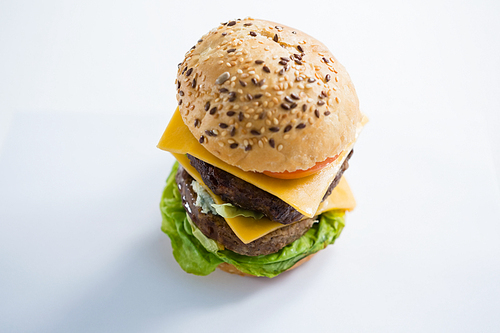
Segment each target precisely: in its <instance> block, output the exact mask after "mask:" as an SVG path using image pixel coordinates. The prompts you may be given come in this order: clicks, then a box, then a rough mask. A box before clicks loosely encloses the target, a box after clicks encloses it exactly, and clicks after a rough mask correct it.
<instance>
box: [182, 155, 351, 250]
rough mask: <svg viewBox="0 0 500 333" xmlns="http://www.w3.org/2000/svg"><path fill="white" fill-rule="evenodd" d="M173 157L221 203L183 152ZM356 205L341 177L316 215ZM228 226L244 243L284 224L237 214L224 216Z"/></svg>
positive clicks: (348, 208) (349, 208) (347, 208)
mask: <svg viewBox="0 0 500 333" xmlns="http://www.w3.org/2000/svg"><path fill="white" fill-rule="evenodd" d="M173 155H174V157H175V158H176V159H177V161H179V163H180V164H181V165H182V166H183V167H184V169H186V171H187V172H188V173H189V174H190V175H191V176H192V177H193V178H194V179H195V180H196V181H197V182H198V183H200V184H201V185H202V186H203V187H204V188H205V189H206V190H207V191H208V193H209V194H210V195H211V196H212V198H213V199H214V201H215V202H216V203H218V204H223V203H224V201H222V199H221V198H220V197H219V196H218V195H216V194H214V193H213V192H212V191H211V190H210V189H209V188H208V187H207V186H206V185H205V183H203V180H202V178H201V175H200V174H199V173H198V171H197V170H196V169H195V168H194V167H193V166H192V165H191V164H190V162H189V159H188V158H187V157H186V155H184V154H175V153H174V154H173ZM355 205H356V203H355V201H354V196H353V194H352V192H351V189H350V188H349V185H348V184H347V181H346V180H345V179H344V177H342V179H341V180H340V182H339V184H338V185H337V187H335V189H334V190H333V191H332V194H330V195H329V196H328V199H327V200H325V201H323V202H322V204H321V205H320V208H319V210H318V211H317V213H316V215H319V214H321V213H323V212H326V211H328V210H333V209H345V210H352V209H354V206H355ZM225 220H226V222H227V224H228V225H229V227H230V228H231V229H232V230H233V232H234V233H235V234H236V236H238V238H239V239H241V241H242V242H243V243H245V244H248V243H250V242H253V241H254V240H256V239H259V238H260V237H262V236H265V235H267V234H268V233H270V232H272V231H274V230H276V229H279V228H282V227H284V226H285V225H283V224H281V223H277V222H273V221H271V220H270V219H268V218H262V219H260V220H255V219H253V218H251V217H244V216H237V217H234V218H225Z"/></svg>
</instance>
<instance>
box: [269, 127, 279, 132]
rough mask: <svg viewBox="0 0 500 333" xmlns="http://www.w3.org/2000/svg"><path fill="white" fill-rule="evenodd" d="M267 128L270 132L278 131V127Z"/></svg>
mask: <svg viewBox="0 0 500 333" xmlns="http://www.w3.org/2000/svg"><path fill="white" fill-rule="evenodd" d="M269 130H270V131H271V132H279V130H280V128H279V127H270V128H269Z"/></svg>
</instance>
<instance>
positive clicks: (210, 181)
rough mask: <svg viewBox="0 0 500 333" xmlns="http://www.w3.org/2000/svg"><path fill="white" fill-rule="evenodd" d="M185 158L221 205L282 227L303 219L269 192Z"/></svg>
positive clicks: (338, 175) (339, 177)
mask: <svg viewBox="0 0 500 333" xmlns="http://www.w3.org/2000/svg"><path fill="white" fill-rule="evenodd" d="M352 154H353V151H352V150H351V152H350V153H349V155H347V157H346V159H345V161H344V163H343V164H342V166H341V167H340V170H339V172H338V173H337V176H335V179H334V180H333V181H332V183H331V184H330V186H329V187H328V190H327V191H326V193H325V195H324V197H323V200H325V199H326V198H327V197H328V196H329V195H330V194H331V193H332V191H333V189H334V188H335V186H337V184H338V183H339V181H340V179H341V178H342V174H343V173H344V171H345V170H347V168H348V167H349V162H348V161H349V159H350V158H351V156H352ZM187 156H188V158H189V160H190V161H191V165H192V166H193V167H194V168H195V169H196V170H197V171H198V172H199V173H200V175H201V178H202V179H203V182H204V183H205V185H207V186H208V188H210V189H211V190H212V192H214V193H215V194H217V195H218V196H220V197H221V198H222V200H224V201H225V202H230V203H232V204H234V205H235V206H239V207H241V208H244V209H250V210H255V211H258V212H261V213H263V214H264V215H266V216H267V217H268V218H269V219H271V220H273V221H275V222H279V223H282V224H290V223H293V222H295V221H299V220H300V219H302V218H304V215H302V214H301V213H299V212H298V211H297V210H296V209H295V208H293V207H292V206H290V205H289V204H287V203H286V202H284V201H283V200H281V199H280V198H278V197H276V196H274V195H272V194H271V193H268V192H266V191H264V190H262V189H260V188H258V187H257V186H255V185H252V184H250V183H248V182H246V181H244V180H242V179H240V178H238V177H235V176H233V175H232V174H230V173H228V172H226V171H224V170H221V169H219V168H216V167H214V166H213V165H211V164H208V163H205V162H203V161H202V160H199V159H197V158H196V157H194V156H191V155H187Z"/></svg>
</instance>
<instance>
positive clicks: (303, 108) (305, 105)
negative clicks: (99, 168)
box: [302, 104, 307, 112]
mask: <svg viewBox="0 0 500 333" xmlns="http://www.w3.org/2000/svg"><path fill="white" fill-rule="evenodd" d="M306 110H307V104H303V105H302V112H306Z"/></svg>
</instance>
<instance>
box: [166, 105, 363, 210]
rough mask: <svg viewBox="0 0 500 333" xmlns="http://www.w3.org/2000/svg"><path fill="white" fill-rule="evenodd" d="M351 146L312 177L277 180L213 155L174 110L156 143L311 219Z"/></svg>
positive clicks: (177, 111)
mask: <svg viewBox="0 0 500 333" xmlns="http://www.w3.org/2000/svg"><path fill="white" fill-rule="evenodd" d="M360 129H361V127H360ZM360 129H358V133H359V130H360ZM353 144H354V142H353V143H352V144H351V145H350V146H349V147H347V149H345V150H344V152H343V153H342V154H341V155H340V156H339V157H338V158H337V159H336V160H335V161H334V162H333V163H331V164H330V165H329V166H327V167H326V168H324V169H323V170H321V171H320V172H318V173H316V174H314V175H311V176H308V177H304V178H299V179H277V178H272V177H268V176H266V175H264V174H261V173H256V172H245V171H243V170H241V169H239V168H237V167H235V166H232V165H229V164H227V163H225V162H224V161H222V160H221V159H219V158H217V157H215V156H214V155H212V154H211V153H210V152H209V151H208V150H206V149H205V148H204V147H203V146H202V145H201V144H200V143H199V142H198V140H196V138H195V137H194V136H193V134H192V133H191V131H190V130H189V128H188V127H187V126H186V125H185V124H184V122H183V120H182V117H181V115H180V113H179V110H178V109H177V110H176V111H175V113H174V115H173V117H172V119H171V120H170V123H169V124H168V126H167V129H166V130H165V132H164V133H163V135H162V137H161V139H160V142H159V143H158V148H160V149H162V150H166V151H169V152H171V153H174V154H190V155H192V156H195V157H196V158H198V159H200V160H202V161H205V162H207V163H209V164H211V165H213V166H215V167H217V168H219V169H222V170H224V171H226V172H229V173H230V174H232V175H234V176H236V177H238V178H241V179H243V180H244V181H246V182H249V183H251V184H253V185H255V186H257V187H259V188H261V189H262V190H264V191H266V192H269V193H271V194H273V195H275V196H277V197H279V198H280V199H281V200H283V201H285V202H286V203H287V204H289V205H290V206H292V207H293V208H295V209H296V210H298V211H299V212H300V213H302V214H303V215H304V216H307V217H313V216H314V215H315V214H316V211H317V210H318V207H319V205H320V203H321V199H322V198H323V195H324V194H325V192H326V190H327V189H328V186H329V185H330V184H331V182H332V181H333V179H334V178H335V176H336V175H337V173H338V171H339V169H340V167H341V165H342V163H343V162H344V160H345V158H346V157H347V154H348V153H349V151H350V150H351V148H352V145H353Z"/></svg>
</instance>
